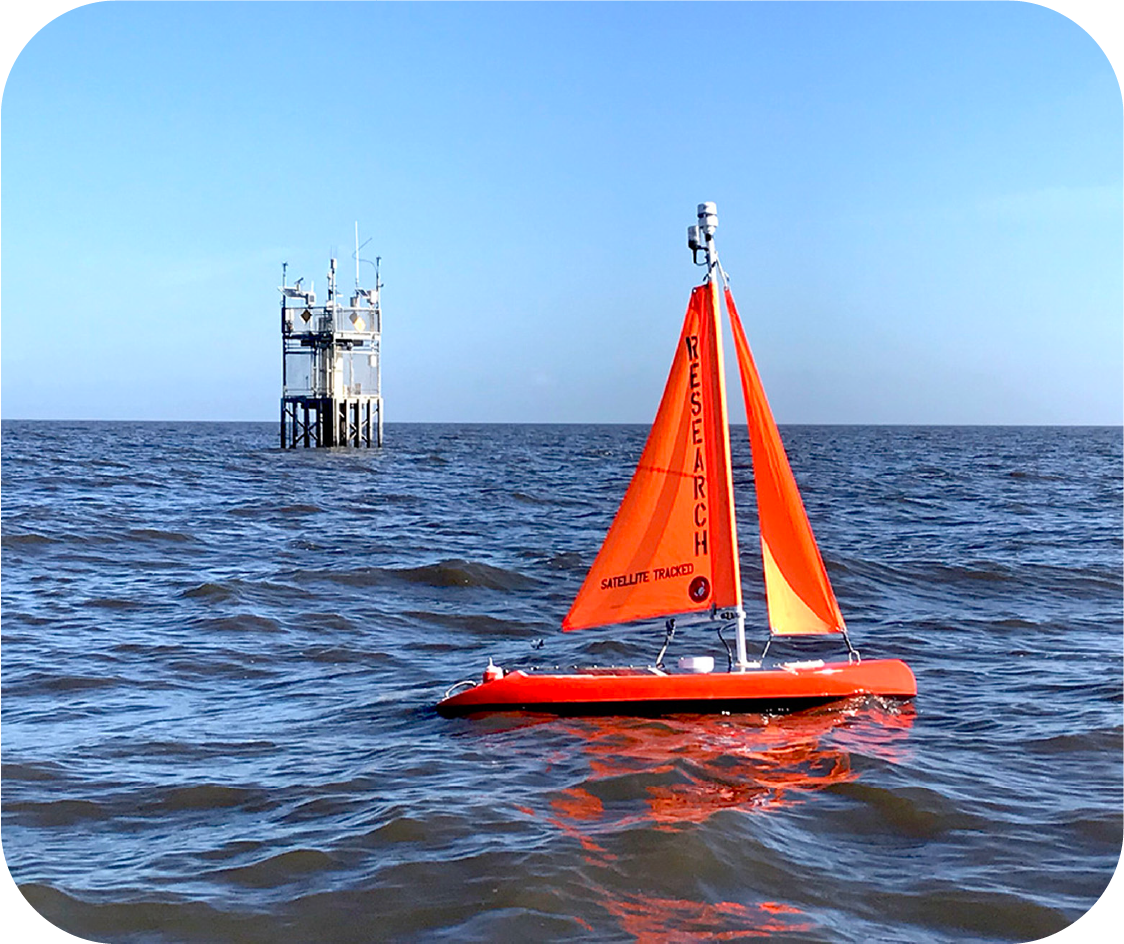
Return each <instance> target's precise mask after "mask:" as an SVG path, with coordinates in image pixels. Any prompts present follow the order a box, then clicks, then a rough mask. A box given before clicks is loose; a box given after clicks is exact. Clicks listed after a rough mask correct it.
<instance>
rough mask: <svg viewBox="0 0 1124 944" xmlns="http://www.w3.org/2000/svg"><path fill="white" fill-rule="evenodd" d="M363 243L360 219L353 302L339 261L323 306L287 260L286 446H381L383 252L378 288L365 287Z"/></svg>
mask: <svg viewBox="0 0 1124 944" xmlns="http://www.w3.org/2000/svg"><path fill="white" fill-rule="evenodd" d="M368 241H369V240H368ZM363 245H366V243H364V244H363ZM362 248H363V247H362V246H360V245H359V224H358V223H356V224H355V291H354V292H352V294H351V296H350V298H349V300H348V303H347V304H346V305H344V304H343V302H342V301H341V300H340V297H339V290H338V289H337V287H336V260H335V259H332V260H331V262H330V263H329V265H328V297H327V299H326V300H325V302H324V304H323V305H317V304H316V293H315V292H314V291H313V290H312V285H309V287H308V289H304V288H302V287H301V283H302V282H303V281H304V279H303V278H300V279H297V281H296V284H294V285H289V283H288V263H282V267H281V448H282V449H293V448H296V447H297V446H368V447H370V446H381V445H382V427H383V410H382V364H381V358H380V351H379V342H380V339H381V336H382V309H381V307H380V302H379V291H380V290H381V289H382V282H380V281H379V262H380V261H381V257H376V259H375V261H374V262H373V263H370V264H371V265H373V266H374V267H375V287H374V288H361V287H360V285H359V263H360V261H361V260H360V258H359V250H360V249H362ZM362 261H363V262H369V260H367V259H364V260H362Z"/></svg>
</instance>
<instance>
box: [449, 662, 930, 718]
mask: <svg viewBox="0 0 1124 944" xmlns="http://www.w3.org/2000/svg"><path fill="white" fill-rule="evenodd" d="M916 694H917V682H916V681H915V679H914V677H913V673H912V672H911V671H910V669H909V666H907V665H906V664H905V663H904V662H902V661H900V660H898V659H878V660H866V661H863V662H860V663H846V662H840V663H830V662H829V663H820V664H818V665H816V664H814V663H807V664H803V665H802V664H800V663H794V664H791V665H788V666H785V667H781V668H776V669H750V670H748V671H745V672H715V673H706V674H696V673H681V674H677V675H668V674H665V673H663V672H659V671H658V670H651V669H602V670H586V671H581V670H579V671H576V672H574V673H573V674H560V675H554V674H546V673H538V672H523V671H520V670H516V671H514V672H509V673H507V674H506V675H504V676H503V677H502V678H498V679H494V680H492V681H490V682H483V683H481V684H480V685H476V686H474V687H472V688H470V689H468V690H467V691H463V692H459V693H458V694H455V695H451V696H450V697H448V698H446V699H445V700H444V701H442V702H441V703H440V704H439V705H438V706H437V710H438V711H440V712H441V713H442V714H444V715H466V714H472V713H473V712H477V711H546V712H550V713H552V714H630V715H645V714H677V713H681V712H682V713H688V712H691V713H694V712H698V713H713V712H716V711H764V710H767V709H772V708H786V709H790V710H791V709H793V708H806V707H811V706H812V705H818V704H824V703H825V702H829V701H836V700H838V699H842V698H851V697H854V696H858V695H881V696H884V697H889V698H912V697H913V696H914V695H916Z"/></svg>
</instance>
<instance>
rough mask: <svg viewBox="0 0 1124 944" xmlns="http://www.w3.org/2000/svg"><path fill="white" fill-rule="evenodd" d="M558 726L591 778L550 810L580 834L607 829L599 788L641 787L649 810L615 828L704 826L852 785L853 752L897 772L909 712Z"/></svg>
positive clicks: (864, 709)
mask: <svg viewBox="0 0 1124 944" xmlns="http://www.w3.org/2000/svg"><path fill="white" fill-rule="evenodd" d="M558 723H559V724H563V725H568V726H569V728H570V730H571V732H572V734H573V736H574V743H576V744H579V745H581V749H582V750H583V751H584V752H585V754H586V755H588V757H589V771H590V776H589V779H588V780H587V781H586V783H585V784H584V786H583V787H581V788H580V789H576V788H571V789H570V790H568V791H563V793H562V794H561V795H559V796H558V797H557V798H556V799H555V800H554V801H552V806H553V808H554V811H555V813H556V814H557V815H558V816H559V817H560V818H563V819H567V820H568V821H569V822H571V823H573V824H578V823H581V824H586V825H589V824H596V823H598V822H603V821H605V819H606V813H605V807H604V803H603V800H602V799H601V798H599V796H598V792H599V791H598V785H599V784H607V783H610V782H618V783H619V781H620V780H621V778H628V777H633V778H636V779H637V783H640V782H643V785H644V790H645V800H646V809H645V810H643V811H637V810H635V808H634V809H633V810H632V811H631V812H630V813H624V811H623V810H619V811H617V813H618V815H616V816H612V817H609V818H610V819H611V820H612V822H613V825H614V826H617V827H619V826H620V825H621V824H622V822H636V821H637V820H638V819H648V820H649V821H651V822H653V823H655V824H656V825H657V826H660V827H668V826H672V825H675V824H680V823H701V822H703V821H705V820H707V819H709V818H710V817H711V816H713V815H714V814H715V813H716V812H718V811H719V810H726V809H739V808H740V809H760V808H762V807H768V806H772V805H779V804H784V803H786V802H796V801H797V800H798V799H799V797H800V796H801V795H802V794H804V793H807V792H809V791H813V790H819V789H822V788H823V787H826V786H828V785H830V784H837V783H845V782H848V781H851V780H854V779H856V777H857V776H858V775H857V774H856V773H855V772H854V771H852V769H851V752H852V751H858V752H861V753H863V754H867V755H874V756H877V757H880V758H881V759H883V760H886V761H889V762H891V763H896V762H898V761H899V760H900V759H901V757H900V752H901V749H902V746H903V742H904V739H905V738H904V736H905V735H906V734H907V733H908V731H909V728H910V727H911V725H912V723H913V709H912V706H911V705H908V704H907V705H904V706H887V705H883V704H880V703H877V702H872V703H865V704H863V705H862V706H855V707H843V708H840V707H832V708H821V709H815V710H811V711H804V712H799V713H796V714H792V715H785V716H780V717H776V716H773V717H770V716H767V715H734V716H717V717H716V716H698V717H688V716H680V717H671V718H660V719H652V720H641V719H635V718H618V717H607V718H583V719H569V720H564V721H559V722H558ZM614 792H619V790H616V791H614ZM621 814H623V819H622V816H621Z"/></svg>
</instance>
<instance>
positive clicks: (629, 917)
mask: <svg viewBox="0 0 1124 944" xmlns="http://www.w3.org/2000/svg"><path fill="white" fill-rule="evenodd" d="M603 904H604V906H605V908H606V909H607V910H608V911H609V913H610V914H612V915H613V916H614V917H615V918H617V920H618V921H619V922H620V926H621V930H623V931H624V932H625V933H626V934H630V935H632V937H634V938H635V939H636V940H637V941H640V942H642V944H678V942H684V944H686V942H690V941H700V940H710V941H731V940H744V939H745V938H747V937H770V936H772V935H774V934H778V933H786V934H792V933H793V932H797V931H810V930H812V929H813V925H812V924H810V923H808V922H806V921H796V920H792V919H791V918H781V917H778V915H785V916H788V915H798V914H800V912H799V911H798V910H797V909H796V908H791V907H789V906H788V905H781V904H778V903H776V902H760V903H758V904H757V905H752V906H749V905H743V904H739V903H738V902H735V901H720V902H717V903H715V904H709V903H707V902H700V901H683V900H682V899H677V898H653V897H650V896H645V897H643V898H641V897H635V898H629V899H624V898H620V897H618V898H616V899H609V900H606V901H605V902H603Z"/></svg>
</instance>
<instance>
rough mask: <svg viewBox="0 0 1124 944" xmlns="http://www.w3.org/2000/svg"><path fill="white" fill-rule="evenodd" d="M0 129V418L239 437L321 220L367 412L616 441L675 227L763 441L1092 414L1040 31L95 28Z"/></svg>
mask: <svg viewBox="0 0 1124 944" xmlns="http://www.w3.org/2000/svg"><path fill="white" fill-rule="evenodd" d="M0 134H2V138H0V148H2V163H0V194H2V203H0V254H2V255H0V260H2V265H3V285H2V296H0V303H2V324H0V331H2V333H0V369H2V373H0V388H2V389H0V394H2V399H0V409H2V413H3V416H4V417H5V418H16V417H57V418H95V419H96V418H114V419H118V418H119V419H249V420H257V419H262V420H269V419H274V418H275V417H276V415H277V401H278V397H279V393H280V362H279V338H278V317H277V302H278V295H277V291H276V287H277V285H278V284H279V283H280V274H281V263H282V262H283V261H287V262H288V263H289V272H290V275H291V276H296V275H304V276H305V278H306V279H308V280H315V282H316V285H317V288H318V289H319V290H320V294H321V295H322V290H323V286H324V284H325V272H326V268H327V262H328V257H329V255H330V253H331V252H332V251H333V250H335V251H336V252H337V254H338V255H339V257H340V265H341V269H342V271H343V273H344V282H343V284H344V285H349V284H350V281H351V275H350V274H349V273H351V272H352V269H351V262H350V254H351V243H352V237H353V225H354V221H356V220H358V221H359V226H360V230H361V232H362V234H363V237H364V238H366V237H367V236H371V237H373V240H372V243H371V244H370V247H369V251H370V252H372V253H378V254H380V255H381V256H382V259H383V277H384V281H385V283H386V289H385V292H384V341H383V349H384V373H383V381H384V392H385V395H386V399H387V418H388V420H389V421H391V422H393V421H483V422H488V421H499V422H506V421H510V422H524V421H526V422H639V423H645V422H649V421H650V420H651V417H652V416H653V415H654V412H655V408H656V404H657V401H658V398H659V395H660V391H661V389H662V385H663V382H664V379H665V378H666V373H667V368H668V365H669V364H670V360H671V355H672V348H673V346H674V344H675V339H676V338H677V336H678V330H679V326H680V323H681V319H682V316H683V310H684V308H685V306H686V302H687V297H688V295H689V292H690V288H691V286H692V284H694V282H695V281H696V280H697V278H698V275H699V273H700V271H701V270H697V269H695V268H694V267H693V266H692V265H691V262H690V254H689V252H688V251H687V249H686V247H685V245H684V232H685V228H686V226H687V225H688V224H689V223H691V222H693V217H694V210H695V205H696V203H698V202H699V201H701V200H714V201H716V202H717V203H718V209H719V217H720V228H719V234H718V244H719V249H720V252H721V255H722V258H723V262H724V264H725V266H726V268H727V269H728V270H729V272H730V274H731V276H732V277H733V286H734V291H735V295H736V297H737V299H738V303H739V308H740V310H741V313H742V317H743V319H744V320H745V322H746V329H747V332H748V334H749V338H750V343H751V344H752V345H753V347H754V351H755V354H756V357H757V361H758V364H759V366H760V369H761V372H762V375H763V378H764V381H765V384H766V388H767V390H768V391H769V395H770V398H771V401H772V403H773V407H774V411H775V412H776V414H777V418H778V420H779V421H780V422H782V423H805V422H825V423H1096V424H1102V423H1103V424H1119V423H1121V422H1122V421H1124V403H1122V401H1124V392H1122V391H1124V318H1122V312H1124V295H1122V262H1121V260H1122V255H1124V243H1122V216H1124V201H1122V190H1121V165H1122V110H1121V94H1120V87H1119V85H1118V83H1117V80H1116V78H1115V75H1114V73H1113V71H1112V68H1111V66H1110V64H1109V62H1108V60H1107V59H1106V58H1105V56H1104V54H1103V53H1102V52H1101V50H1100V48H1099V47H1098V46H1097V44H1096V43H1095V42H1094V41H1093V40H1092V39H1091V38H1090V37H1089V36H1088V35H1087V34H1086V33H1085V32H1084V31H1083V30H1081V29H1080V28H1079V27H1077V26H1076V25H1074V24H1073V23H1072V22H1070V21H1069V20H1067V19H1066V18H1065V17H1063V16H1061V15H1060V14H1058V13H1055V12H1053V11H1051V10H1049V9H1046V8H1043V7H1039V6H1034V5H1030V4H1022V3H925V4H898V3H878V4H851V3H830V4H820V3H799V4H783V3H782V4H772V3H755V4H741V3H738V4H734V3H723V4H709V3H700V4H679V3H660V4H646V3H638V4H597V5H586V4H561V5H554V4H534V5H523V4H499V5H492V4H470V5H461V4H432V5H431V4H321V3H314V4H305V3H282V4H273V3H246V4H226V3H222V4H219V3H199V4H193V3H101V4H95V5H92V6H86V7H81V8H79V9H76V10H73V11H71V12H69V13H66V14H64V15H63V16H61V17H60V18H59V19H57V20H55V21H53V22H51V23H50V24H49V25H47V26H46V27H45V28H44V29H42V30H41V31H40V32H39V33H38V34H37V35H35V37H34V38H33V39H31V41H30V42H29V43H28V45H27V46H26V47H25V48H24V50H23V52H22V53H21V54H20V56H19V58H18V59H17V60H16V62H15V64H14V65H13V67H12V71H11V74H10V76H9V79H8V82H7V85H6V86H5V89H4V98H3V105H2V112H0ZM735 389H736V387H735ZM732 415H733V417H734V418H735V419H738V418H740V415H741V408H740V406H737V405H735V406H734V407H733V408H732Z"/></svg>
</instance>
